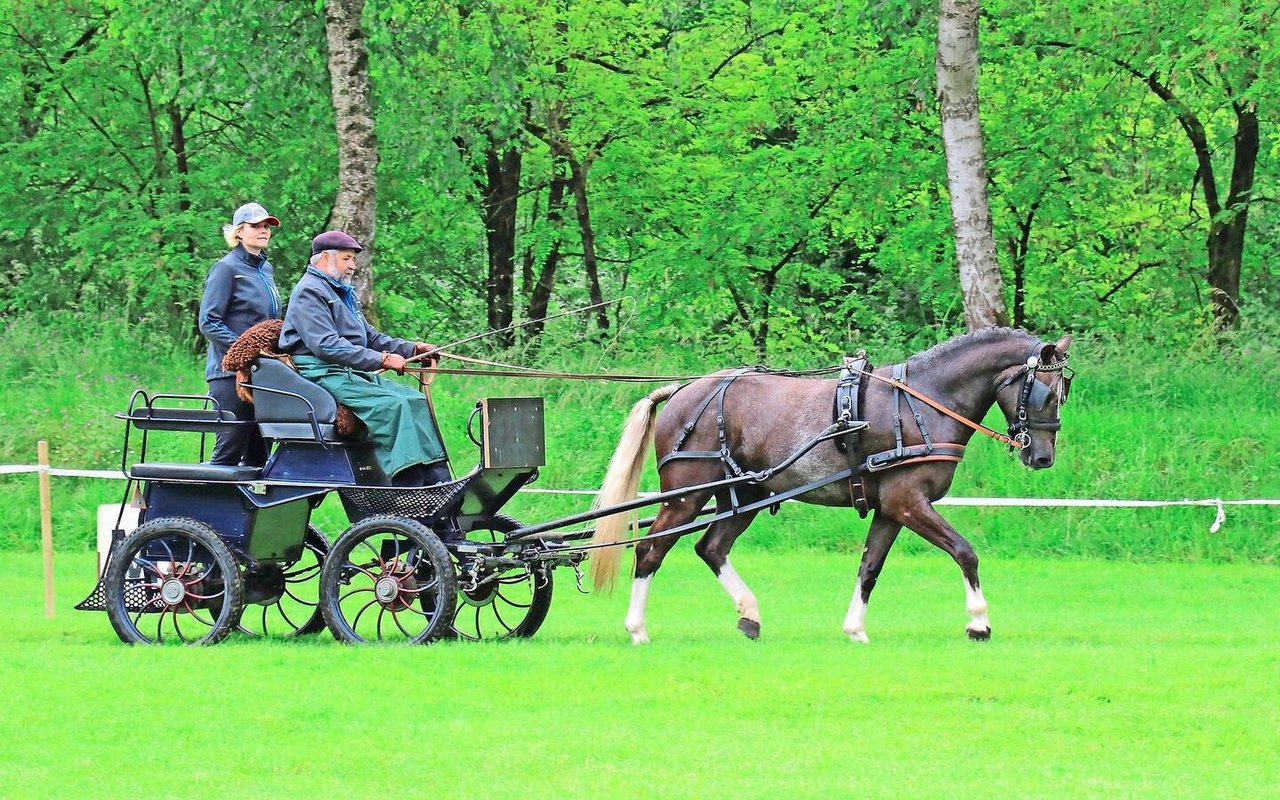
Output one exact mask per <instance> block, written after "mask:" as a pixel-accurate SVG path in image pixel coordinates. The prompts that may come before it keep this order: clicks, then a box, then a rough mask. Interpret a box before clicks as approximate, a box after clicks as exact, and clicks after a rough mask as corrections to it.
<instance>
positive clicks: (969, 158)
mask: <svg viewBox="0 0 1280 800" xmlns="http://www.w3.org/2000/svg"><path fill="white" fill-rule="evenodd" d="M939 10H940V13H939V16H938V54H937V58H936V61H935V66H936V68H937V73H938V113H939V115H940V116H941V118H942V143H943V147H944V149H945V150H946V155H947V189H948V191H949V192H950V194H951V221H952V225H953V226H954V227H955V243H956V264H957V266H958V268H959V270H960V289H961V291H962V292H963V294H964V318H965V324H966V326H967V327H968V329H969V330H976V329H978V328H985V327H988V326H991V325H1007V324H1008V322H1009V314H1008V311H1007V310H1006V308H1005V303H1004V294H1003V281H1002V280H1001V277H1000V266H999V264H997V263H996V244H995V238H994V236H993V235H992V232H991V210H990V207H989V206H988V203H987V158H986V153H985V152H984V151H983V145H982V126H981V124H980V123H979V120H978V11H979V3H978V0H941V2H940V9H939Z"/></svg>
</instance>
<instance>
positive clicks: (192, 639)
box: [102, 517, 244, 644]
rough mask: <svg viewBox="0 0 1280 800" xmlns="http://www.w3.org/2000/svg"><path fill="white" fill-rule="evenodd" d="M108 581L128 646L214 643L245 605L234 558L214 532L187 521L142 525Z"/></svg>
mask: <svg viewBox="0 0 1280 800" xmlns="http://www.w3.org/2000/svg"><path fill="white" fill-rule="evenodd" d="M102 582H103V590H104V592H105V593H106V606H107V616H108V617H109V618H110V619H111V627H113V628H115V630H116V635H117V636H119V637H120V640H121V641H123V642H127V643H129V644H214V643H216V642H218V641H221V640H222V639H223V638H224V637H225V636H226V635H227V634H228V633H230V632H231V629H232V628H233V627H234V626H235V621H236V619H238V618H239V616H240V611H241V604H242V603H243V602H244V599H243V594H242V586H241V582H240V570H239V567H238V566H237V564H236V559H235V556H233V555H231V551H230V550H228V549H227V546H226V545H225V544H223V542H222V540H221V539H220V538H218V534H216V533H214V531H213V529H212V528H210V527H209V526H208V525H205V524H204V523H203V522H197V521H196V520H194V519H188V518H186V517H163V518H161V519H157V520H152V521H151V522H147V523H145V524H143V525H140V526H138V527H137V528H136V529H135V530H134V531H133V533H131V534H129V535H128V536H127V537H125V539H124V541H123V542H121V543H120V548H119V550H118V551H116V552H115V553H114V554H113V555H112V556H111V563H110V564H108V565H107V572H106V575H104V576H103V579H102Z"/></svg>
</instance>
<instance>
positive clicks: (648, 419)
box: [591, 383, 681, 592]
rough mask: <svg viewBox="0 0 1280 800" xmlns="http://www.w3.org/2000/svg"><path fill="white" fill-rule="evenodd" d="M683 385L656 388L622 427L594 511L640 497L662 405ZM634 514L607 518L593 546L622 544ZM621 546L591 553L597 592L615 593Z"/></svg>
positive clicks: (615, 515)
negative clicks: (641, 473)
mask: <svg viewBox="0 0 1280 800" xmlns="http://www.w3.org/2000/svg"><path fill="white" fill-rule="evenodd" d="M680 386H681V384H678V383H673V384H670V385H668V386H663V387H662V388H661V389H655V390H654V391H652V392H650V394H649V396H648V397H646V398H644V399H643V400H641V401H640V402H638V403H636V404H635V405H634V406H633V407H632V408H631V415H630V416H628V417H627V422H626V424H625V425H623V427H622V438H621V439H620V440H619V441H618V449H617V450H615V451H614V452H613V459H612V460H610V461H609V471H608V472H607V473H605V476H604V484H603V485H602V486H601V487H600V493H599V494H598V495H596V501H595V504H594V505H593V507H594V508H606V507H608V506H614V505H618V504H619V503H625V502H627V501H628V500H633V499H635V497H636V494H637V489H638V488H639V486H640V472H641V470H643V469H644V457H645V454H646V453H647V452H648V450H649V445H650V443H651V442H652V441H653V429H654V420H656V419H657V416H658V404H659V403H662V402H664V401H665V400H667V399H668V398H670V397H671V395H673V394H675V393H676V390H677V389H679V388H680ZM632 516H633V515H632V513H630V512H624V513H621V514H613V515H611V516H608V517H604V518H603V519H600V520H598V521H597V522H596V532H595V536H593V537H591V543H592V544H593V545H611V544H614V543H615V542H620V541H622V539H623V535H624V534H625V533H626V532H627V530H628V529H629V527H630V525H629V524H628V523H629V522H630V521H631V518H632ZM621 549H622V548H621V547H599V548H598V549H595V550H593V551H592V553H591V582H592V584H593V585H594V586H595V587H596V588H597V589H602V590H604V591H606V592H607V591H611V590H612V589H613V582H614V580H615V579H616V578H617V577H618V560H619V559H620V558H621V555H622V554H621Z"/></svg>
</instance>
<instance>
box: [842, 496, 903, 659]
mask: <svg viewBox="0 0 1280 800" xmlns="http://www.w3.org/2000/svg"><path fill="white" fill-rule="evenodd" d="M900 530H902V524H901V523H899V522H898V521H897V520H895V519H892V518H890V517H889V516H887V515H885V514H882V513H880V512H879V511H877V512H876V513H875V516H873V517H872V518H871V527H870V528H869V529H868V530H867V544H866V546H864V547H863V548H862V563H861V564H859V565H858V583H857V585H856V586H854V588H853V599H852V600H850V601H849V613H848V614H846V615H845V618H844V632H845V633H846V634H847V635H848V636H849V638H850V639H852V640H853V641H855V642H868V641H870V640H869V639H868V638H867V629H866V621H867V603H868V602H869V601H870V600H871V590H872V589H874V588H876V580H877V579H879V577H880V570H881V568H883V567H884V559H885V556H887V555H889V548H891V547H893V543H894V541H895V540H897V538H898V531H900Z"/></svg>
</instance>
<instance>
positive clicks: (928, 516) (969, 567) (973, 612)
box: [890, 497, 991, 641]
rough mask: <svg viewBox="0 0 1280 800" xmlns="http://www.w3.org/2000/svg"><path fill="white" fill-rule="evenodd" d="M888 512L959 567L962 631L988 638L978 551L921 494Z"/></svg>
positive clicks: (985, 605) (989, 635)
mask: <svg viewBox="0 0 1280 800" xmlns="http://www.w3.org/2000/svg"><path fill="white" fill-rule="evenodd" d="M895 505H898V504H895ZM890 513H892V514H893V516H895V517H897V518H898V519H899V520H901V521H902V524H903V525H906V526H907V527H908V528H910V529H911V530H913V531H915V532H916V533H918V534H920V536H921V537H922V538H924V539H925V541H927V542H929V543H930V544H933V545H934V546H936V547H938V548H940V549H942V550H943V551H945V552H946V553H947V554H948V555H949V556H951V558H952V559H954V560H955V562H956V564H958V565H959V566H960V572H961V573H963V575H964V584H965V609H966V610H967V611H968V612H969V624H968V625H966V626H965V631H966V632H967V633H968V634H969V638H970V639H973V640H975V641H986V640H987V639H990V638H991V622H990V620H988V619H987V601H986V598H984V597H983V596H982V584H981V583H980V582H979V581H978V554H977V553H975V552H974V550H973V545H971V544H969V542H968V540H966V539H965V538H964V537H963V536H961V535H960V534H959V533H957V532H956V529H955V528H953V527H951V524H950V523H949V522H947V521H946V520H945V519H943V518H942V516H941V515H940V514H938V512H937V511H935V510H934V508H933V506H932V505H931V504H930V503H929V501H928V500H926V499H924V498H923V497H919V498H917V499H915V500H913V501H911V502H910V503H907V504H902V505H898V507H896V508H894V509H891V511H890Z"/></svg>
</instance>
